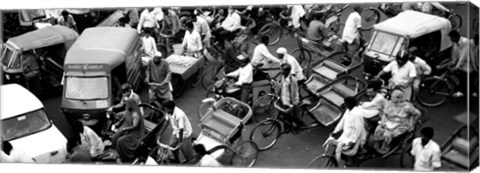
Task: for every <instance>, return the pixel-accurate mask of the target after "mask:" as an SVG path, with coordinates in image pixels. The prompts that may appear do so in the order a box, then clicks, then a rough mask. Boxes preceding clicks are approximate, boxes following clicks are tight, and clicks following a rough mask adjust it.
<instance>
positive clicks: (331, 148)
mask: <svg viewBox="0 0 480 173" xmlns="http://www.w3.org/2000/svg"><path fill="white" fill-rule="evenodd" d="M414 106H415V107H416V108H417V109H418V110H420V112H421V113H420V116H417V117H415V125H414V128H413V130H411V131H408V132H405V133H404V134H401V135H400V136H397V137H395V138H393V139H392V146H391V148H390V149H389V150H388V152H386V153H385V154H381V153H378V152H376V151H375V149H373V147H371V146H370V145H369V141H368V140H371V139H369V136H370V135H373V134H368V135H367V142H366V143H365V145H364V147H362V149H360V148H359V150H358V152H357V154H356V155H354V156H350V157H349V159H350V160H351V163H350V165H349V166H355V167H359V166H360V165H361V163H362V162H365V161H367V160H370V159H373V158H382V159H386V158H388V157H390V156H393V155H401V157H400V166H401V167H405V166H406V165H407V164H408V163H407V162H406V159H405V156H406V154H408V153H410V150H411V148H412V141H413V139H414V138H415V134H416V133H417V131H418V130H420V129H421V128H422V126H423V124H424V123H425V122H426V121H427V120H428V119H429V117H428V115H427V112H426V109H424V108H422V107H420V106H419V105H414ZM335 145H336V144H335V143H334V142H332V143H328V144H327V146H326V148H325V151H324V153H322V154H320V155H318V156H317V157H315V158H314V159H313V160H312V161H311V162H310V163H309V164H308V167H309V168H328V167H338V166H339V165H338V163H337V160H336V158H335V148H336V146H335Z"/></svg>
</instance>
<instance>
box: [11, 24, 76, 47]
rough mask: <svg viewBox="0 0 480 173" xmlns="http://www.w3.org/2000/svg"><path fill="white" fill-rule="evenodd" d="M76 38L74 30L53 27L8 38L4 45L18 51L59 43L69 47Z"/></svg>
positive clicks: (59, 26) (57, 26) (58, 26)
mask: <svg viewBox="0 0 480 173" xmlns="http://www.w3.org/2000/svg"><path fill="white" fill-rule="evenodd" d="M77 38H78V33H77V32H75V31H74V30H72V29H70V28H67V27H65V26H61V25H55V26H47V27H45V28H42V29H38V30H35V31H31V32H27V33H25V34H23V35H19V36H17V37H13V38H10V39H8V41H7V43H6V44H7V45H9V46H11V47H12V48H14V49H17V50H19V51H28V50H32V49H37V48H42V47H47V46H52V45H56V44H60V43H65V44H66V46H67V47H70V46H71V45H72V44H73V42H75V40H76V39H77Z"/></svg>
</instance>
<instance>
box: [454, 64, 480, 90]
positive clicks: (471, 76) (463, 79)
mask: <svg viewBox="0 0 480 173" xmlns="http://www.w3.org/2000/svg"><path fill="white" fill-rule="evenodd" d="M477 73H478V72H475V71H472V72H470V73H467V72H465V71H463V70H457V71H455V76H456V77H457V78H458V80H459V84H458V86H457V91H460V92H462V93H464V94H471V93H473V92H476V91H478V88H475V84H474V82H475V79H476V77H477V76H478V74H477ZM467 79H468V80H470V81H468V80H467ZM468 82H470V84H469V83H468ZM467 86H469V87H470V89H469V90H470V93H467Z"/></svg>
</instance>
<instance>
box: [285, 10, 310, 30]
mask: <svg viewBox="0 0 480 173" xmlns="http://www.w3.org/2000/svg"><path fill="white" fill-rule="evenodd" d="M287 8H288V9H289V11H290V16H288V17H286V16H283V15H281V14H280V15H281V16H282V17H283V19H286V20H288V26H293V28H294V30H298V29H299V28H300V26H301V25H300V19H301V18H302V17H304V16H305V14H306V12H305V9H304V8H303V6H302V5H287Z"/></svg>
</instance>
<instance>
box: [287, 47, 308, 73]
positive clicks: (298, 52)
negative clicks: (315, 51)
mask: <svg viewBox="0 0 480 173" xmlns="http://www.w3.org/2000/svg"><path fill="white" fill-rule="evenodd" d="M302 52H303V53H302ZM290 55H292V56H293V57H295V58H297V61H298V62H299V63H300V66H301V67H302V69H303V71H305V70H306V69H308V67H309V66H310V63H311V62H312V53H310V51H309V50H308V49H305V48H297V49H295V50H293V51H292V52H291V53H290Z"/></svg>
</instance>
